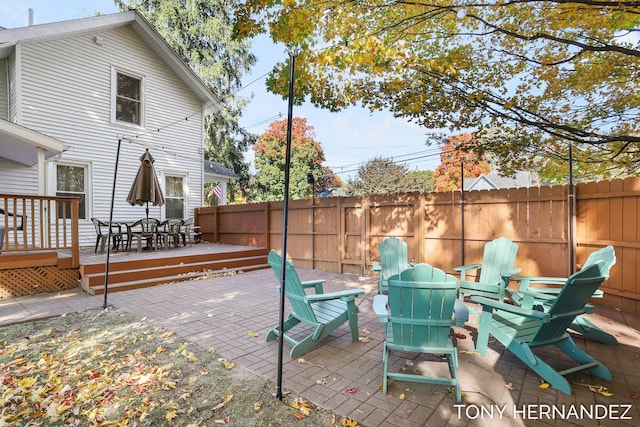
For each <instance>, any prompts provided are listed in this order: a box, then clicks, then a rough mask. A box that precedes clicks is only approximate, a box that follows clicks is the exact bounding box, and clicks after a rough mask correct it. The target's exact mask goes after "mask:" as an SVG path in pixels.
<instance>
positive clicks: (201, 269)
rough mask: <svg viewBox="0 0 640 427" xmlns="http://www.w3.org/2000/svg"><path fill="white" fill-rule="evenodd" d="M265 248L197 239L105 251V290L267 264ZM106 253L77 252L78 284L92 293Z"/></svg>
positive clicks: (101, 279) (101, 281) (99, 288)
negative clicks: (142, 248)
mask: <svg viewBox="0 0 640 427" xmlns="http://www.w3.org/2000/svg"><path fill="white" fill-rule="evenodd" d="M267 252H268V250H267V249H265V248H254V247H247V246H235V245H222V244H214V243H207V242H202V243H197V244H194V245H193V246H181V247H179V248H170V249H168V250H162V249H161V250H158V251H142V252H135V251H134V252H122V251H112V252H111V253H110V254H109V280H108V290H109V292H116V291H121V290H129V289H136V288H143V287H148V286H155V285H160V284H164V283H172V282H179V281H185V280H194V279H197V278H203V277H210V276H212V275H217V274H229V273H231V272H237V271H252V270H258V269H262V268H268V267H269V264H267ZM106 263H107V253H106V251H105V253H97V254H96V253H94V252H93V248H85V249H82V250H81V252H80V285H81V287H82V289H83V290H84V291H86V292H87V293H89V294H92V295H96V294H102V293H104V286H105V270H106Z"/></svg>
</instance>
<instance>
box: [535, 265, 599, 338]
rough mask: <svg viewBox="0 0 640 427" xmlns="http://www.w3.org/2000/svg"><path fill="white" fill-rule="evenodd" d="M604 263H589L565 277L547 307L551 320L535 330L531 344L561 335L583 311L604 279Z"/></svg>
mask: <svg viewBox="0 0 640 427" xmlns="http://www.w3.org/2000/svg"><path fill="white" fill-rule="evenodd" d="M605 270H606V265H605V263H604V261H598V262H597V263H595V264H592V265H589V266H587V267H585V268H583V269H582V270H580V271H579V272H577V273H574V274H573V275H572V276H571V277H569V278H568V279H567V282H566V283H565V285H564V286H563V287H562V290H561V291H560V293H559V294H558V297H557V298H556V300H555V301H554V302H553V304H552V305H551V307H550V308H549V312H548V313H549V315H550V318H551V321H550V322H548V323H543V324H542V325H541V326H540V328H539V329H538V331H537V332H536V334H535V336H534V338H533V340H532V341H531V345H532V346H534V345H535V344H536V343H537V342H548V341H549V340H553V339H555V338H558V337H560V336H562V335H563V334H564V333H565V330H566V329H567V328H569V327H570V325H571V323H572V322H573V320H574V319H575V317H576V316H577V315H578V314H581V313H583V312H584V306H585V304H587V302H588V301H589V299H590V298H591V296H592V295H593V293H594V292H595V291H596V290H597V289H598V287H600V285H601V284H602V282H603V281H604V280H605V276H604V274H606V271H605Z"/></svg>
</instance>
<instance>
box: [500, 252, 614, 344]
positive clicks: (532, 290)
mask: <svg viewBox="0 0 640 427" xmlns="http://www.w3.org/2000/svg"><path fill="white" fill-rule="evenodd" d="M599 261H602V262H603V275H604V276H605V280H607V279H608V278H609V276H610V274H611V268H612V267H613V266H614V264H615V263H616V253H615V250H614V248H613V246H611V245H609V246H605V247H604V248H601V249H598V250H597V251H594V252H591V253H590V254H589V256H588V257H587V259H586V260H585V262H584V264H583V266H582V268H583V269H585V268H587V267H589V266H591V265H594V264H596V263H598V262H599ZM512 278H513V279H514V280H519V281H520V287H519V289H518V291H514V290H511V289H508V290H507V297H508V298H509V299H510V300H511V301H512V302H513V303H514V304H516V305H519V306H522V307H524V308H535V309H537V310H547V309H548V308H549V305H550V304H551V303H552V302H553V300H555V298H556V297H557V295H558V293H559V292H560V290H561V289H562V285H563V284H564V283H565V282H566V281H567V279H566V278H562V277H531V276H513V277H512ZM532 285H533V286H532ZM540 285H545V286H544V287H541V286H540ZM603 295H604V292H602V291H601V290H600V289H598V290H597V291H596V292H595V293H594V294H593V295H592V298H602V297H603ZM569 329H571V330H572V331H575V332H578V333H581V334H582V335H584V336H585V337H587V338H589V339H592V340H594V341H598V342H600V343H603V344H608V345H615V344H618V340H617V339H616V337H614V336H613V335H611V334H609V333H607V332H605V331H603V330H602V329H600V328H598V327H597V326H596V325H594V324H593V323H592V322H591V321H590V320H589V319H587V318H586V316H578V317H576V318H575V320H574V321H573V322H572V323H571V326H570V327H569Z"/></svg>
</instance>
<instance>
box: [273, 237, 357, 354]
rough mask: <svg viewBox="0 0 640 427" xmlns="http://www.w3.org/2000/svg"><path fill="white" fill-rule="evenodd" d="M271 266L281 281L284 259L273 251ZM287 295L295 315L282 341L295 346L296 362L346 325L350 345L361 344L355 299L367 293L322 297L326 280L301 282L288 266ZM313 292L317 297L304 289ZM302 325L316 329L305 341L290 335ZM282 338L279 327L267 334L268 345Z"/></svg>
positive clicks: (325, 294)
mask: <svg viewBox="0 0 640 427" xmlns="http://www.w3.org/2000/svg"><path fill="white" fill-rule="evenodd" d="M268 261H269V265H271V268H272V269H273V272H274V273H275V275H276V277H277V279H278V280H281V278H282V257H281V256H280V255H279V254H278V253H277V252H276V251H274V250H273V249H272V250H271V251H270V252H269V257H268ZM286 269H287V270H286V277H285V295H286V297H287V300H288V301H289V303H290V304H291V307H292V311H291V313H290V314H289V316H288V317H287V319H286V320H285V322H284V334H283V338H284V340H285V341H287V342H288V343H289V344H291V345H293V348H292V349H291V352H290V353H289V355H290V357H291V358H292V359H293V358H296V357H299V356H300V355H302V354H304V353H306V352H307V351H309V350H310V349H311V348H312V347H313V346H314V345H316V344H317V343H319V342H320V341H322V340H323V339H324V338H326V337H327V336H329V335H330V334H331V333H332V332H333V331H335V330H336V329H337V328H338V327H340V326H341V325H342V324H343V323H348V324H349V331H350V333H351V341H353V342H355V341H358V307H357V306H356V304H355V299H356V297H357V296H358V295H361V294H363V293H364V290H362V289H352V290H344V291H338V292H331V293H323V283H324V280H309V281H305V282H302V281H301V280H300V277H299V276H298V273H297V272H296V269H295V268H294V267H293V265H292V264H291V263H290V262H289V261H287V262H286ZM308 288H313V289H314V290H315V292H316V293H315V294H311V295H307V293H306V292H305V289H308ZM299 323H304V324H307V325H309V326H311V327H313V331H312V332H311V333H310V334H308V335H307V336H305V337H303V338H302V339H295V338H293V337H292V336H291V335H289V334H287V331H289V330H290V329H291V328H293V327H294V326H296V325H297V324H299ZM279 336H280V325H276V326H275V327H273V328H272V329H271V330H270V331H269V333H268V334H267V338H266V340H267V341H272V340H274V339H276V338H278V337H279Z"/></svg>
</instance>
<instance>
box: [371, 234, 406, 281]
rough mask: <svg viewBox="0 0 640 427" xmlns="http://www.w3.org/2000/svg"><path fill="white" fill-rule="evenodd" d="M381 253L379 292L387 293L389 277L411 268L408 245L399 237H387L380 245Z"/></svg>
mask: <svg viewBox="0 0 640 427" xmlns="http://www.w3.org/2000/svg"><path fill="white" fill-rule="evenodd" d="M378 249H379V251H380V267H381V270H380V283H379V290H380V291H385V290H386V288H387V282H388V279H389V277H391V276H393V275H395V274H399V273H400V272H402V271H404V270H406V269H407V268H409V259H408V255H407V243H406V242H404V241H402V240H400V239H398V238H397V237H387V238H386V239H384V240H383V241H382V242H380V244H379V245H378Z"/></svg>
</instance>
